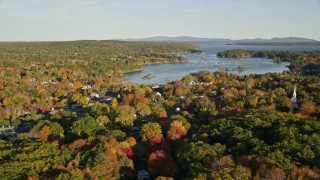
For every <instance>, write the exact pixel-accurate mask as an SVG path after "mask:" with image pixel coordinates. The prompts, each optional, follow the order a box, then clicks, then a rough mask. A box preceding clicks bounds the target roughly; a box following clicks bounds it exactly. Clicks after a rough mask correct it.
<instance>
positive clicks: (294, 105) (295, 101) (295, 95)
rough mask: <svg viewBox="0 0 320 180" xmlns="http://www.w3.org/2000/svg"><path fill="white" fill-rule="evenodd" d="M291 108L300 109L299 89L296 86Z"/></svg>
mask: <svg viewBox="0 0 320 180" xmlns="http://www.w3.org/2000/svg"><path fill="white" fill-rule="evenodd" d="M291 107H292V109H297V108H299V105H298V103H297V87H296V86H294V90H293V94H292V98H291Z"/></svg>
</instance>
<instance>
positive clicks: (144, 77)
mask: <svg viewBox="0 0 320 180" xmlns="http://www.w3.org/2000/svg"><path fill="white" fill-rule="evenodd" d="M154 77H156V76H155V75H153V74H147V75H145V76H143V77H142V78H141V79H151V78H154Z"/></svg>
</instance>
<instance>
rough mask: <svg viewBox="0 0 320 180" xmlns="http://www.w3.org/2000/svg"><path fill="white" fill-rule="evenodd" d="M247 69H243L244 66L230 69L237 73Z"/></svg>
mask: <svg viewBox="0 0 320 180" xmlns="http://www.w3.org/2000/svg"><path fill="white" fill-rule="evenodd" d="M246 69H247V68H246V67H244V66H238V67H236V68H234V69H232V70H233V71H239V72H242V71H244V70H246Z"/></svg>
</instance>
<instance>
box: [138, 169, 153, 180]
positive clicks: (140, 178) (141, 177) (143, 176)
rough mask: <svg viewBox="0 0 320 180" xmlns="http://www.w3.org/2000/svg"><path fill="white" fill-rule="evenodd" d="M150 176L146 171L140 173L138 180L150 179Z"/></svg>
mask: <svg viewBox="0 0 320 180" xmlns="http://www.w3.org/2000/svg"><path fill="white" fill-rule="evenodd" d="M149 178H150V175H149V173H148V172H147V171H146V170H140V171H138V180H143V179H149Z"/></svg>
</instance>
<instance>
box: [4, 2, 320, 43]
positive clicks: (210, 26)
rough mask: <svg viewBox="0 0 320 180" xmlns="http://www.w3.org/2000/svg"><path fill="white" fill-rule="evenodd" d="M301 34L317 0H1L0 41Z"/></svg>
mask: <svg viewBox="0 0 320 180" xmlns="http://www.w3.org/2000/svg"><path fill="white" fill-rule="evenodd" d="M152 36H194V37H208V38H209V37H210V38H230V39H245V38H273V37H305V38H310V39H316V40H320V0H0V41H60V40H82V39H96V40H104V39H126V38H145V37H152Z"/></svg>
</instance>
